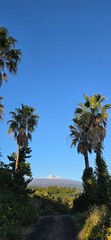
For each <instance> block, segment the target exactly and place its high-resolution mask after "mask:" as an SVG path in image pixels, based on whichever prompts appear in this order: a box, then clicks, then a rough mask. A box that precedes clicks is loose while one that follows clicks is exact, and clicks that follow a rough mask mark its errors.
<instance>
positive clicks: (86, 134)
mask: <svg viewBox="0 0 111 240" xmlns="http://www.w3.org/2000/svg"><path fill="white" fill-rule="evenodd" d="M84 98H85V102H84V103H80V104H79V107H77V108H76V110H75V112H74V118H73V125H70V126H69V128H70V131H71V133H70V137H72V144H71V146H73V145H74V146H76V143H78V145H77V150H78V152H80V153H82V154H83V156H84V159H85V170H84V172H83V176H82V180H83V193H82V194H80V195H79V196H78V197H77V198H76V199H75V200H74V208H73V210H74V212H75V214H76V215H78V212H80V210H81V211H83V213H84V214H80V213H79V218H77V221H78V222H79V223H81V224H80V225H81V228H80V229H81V233H82V239H84V240H92V239H93V240H94V239H98V240H99V239H104V240H105V239H111V235H110V231H109V230H108V229H109V227H110V217H109V216H110V214H111V204H110V202H111V177H110V175H109V173H108V168H107V165H106V162H105V160H104V158H103V149H104V148H103V143H104V138H105V136H106V124H107V120H108V113H107V110H108V109H110V108H111V104H105V105H103V102H104V100H105V97H103V96H102V95H100V94H95V95H93V96H90V97H89V96H86V95H84ZM88 152H89V153H92V152H95V154H96V158H95V169H92V168H91V167H89V157H88ZM78 219H79V220H78ZM81 219H82V221H81Z"/></svg>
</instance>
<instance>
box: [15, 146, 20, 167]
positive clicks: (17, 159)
mask: <svg viewBox="0 0 111 240" xmlns="http://www.w3.org/2000/svg"><path fill="white" fill-rule="evenodd" d="M19 155H20V145H18V152H17V158H16V162H15V171H17V170H18V164H19Z"/></svg>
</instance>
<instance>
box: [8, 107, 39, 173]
mask: <svg viewBox="0 0 111 240" xmlns="http://www.w3.org/2000/svg"><path fill="white" fill-rule="evenodd" d="M10 114H11V116H12V119H11V120H9V121H8V124H9V130H8V133H9V134H10V133H13V134H14V138H15V140H16V141H17V145H18V152H17V158H16V164H15V171H17V170H18V164H19V154H20V148H21V147H27V146H28V140H32V132H33V131H34V130H35V127H36V126H37V124H38V120H39V116H38V115H37V114H35V109H34V108H33V107H29V106H27V105H23V104H22V107H21V108H15V112H10Z"/></svg>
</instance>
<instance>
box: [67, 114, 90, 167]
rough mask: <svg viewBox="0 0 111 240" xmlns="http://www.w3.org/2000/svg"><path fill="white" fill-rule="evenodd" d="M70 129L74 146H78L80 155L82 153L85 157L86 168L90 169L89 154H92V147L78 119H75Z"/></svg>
mask: <svg viewBox="0 0 111 240" xmlns="http://www.w3.org/2000/svg"><path fill="white" fill-rule="evenodd" d="M69 128H70V132H71V133H70V137H71V138H72V143H71V147H72V146H76V145H77V151H78V153H81V154H82V155H83V156H84V161H85V168H86V169H88V168H89V159H88V152H89V153H91V152H92V149H91V145H90V144H89V142H88V141H87V136H86V133H85V131H84V129H83V128H81V126H80V125H79V122H78V121H77V118H73V125H70V126H69Z"/></svg>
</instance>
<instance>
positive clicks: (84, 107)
mask: <svg viewBox="0 0 111 240" xmlns="http://www.w3.org/2000/svg"><path fill="white" fill-rule="evenodd" d="M84 98H85V102H84V103H79V104H78V107H77V108H76V109H75V112H74V116H75V118H74V119H73V123H74V126H72V125H71V126H69V128H70V130H71V134H70V136H71V137H72V138H73V140H72V145H71V146H73V145H76V143H77V142H78V144H79V145H78V149H81V148H80V147H79V146H82V151H81V150H79V152H81V153H82V154H83V155H84V154H85V155H84V158H85V156H87V157H86V159H88V152H90V153H91V152H92V150H94V151H97V148H99V146H100V143H102V142H103V140H104V138H105V134H106V123H107V118H108V114H107V110H108V109H109V108H111V104H106V105H102V103H103V101H104V100H105V97H103V96H102V95H100V94H95V95H93V96H90V97H89V96H87V95H84ZM75 124H76V125H75ZM78 130H79V131H78ZM78 136H79V137H78ZM80 136H81V137H80ZM81 141H82V145H81ZM86 161H87V162H88V160H85V162H86ZM85 165H86V164H85ZM88 165H89V164H87V165H86V166H87V167H88Z"/></svg>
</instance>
